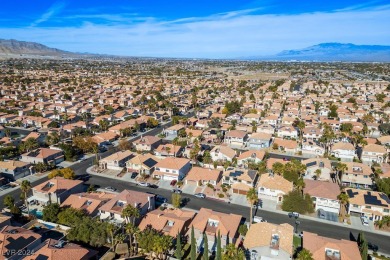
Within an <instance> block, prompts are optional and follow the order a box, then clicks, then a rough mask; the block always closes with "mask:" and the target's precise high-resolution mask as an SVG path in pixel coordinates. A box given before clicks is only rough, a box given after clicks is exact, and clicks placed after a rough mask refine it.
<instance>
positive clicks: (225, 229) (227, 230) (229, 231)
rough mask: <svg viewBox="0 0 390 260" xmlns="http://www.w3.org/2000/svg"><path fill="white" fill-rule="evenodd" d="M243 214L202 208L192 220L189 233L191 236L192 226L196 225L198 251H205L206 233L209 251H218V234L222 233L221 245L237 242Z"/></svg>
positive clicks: (195, 233)
mask: <svg viewBox="0 0 390 260" xmlns="http://www.w3.org/2000/svg"><path fill="white" fill-rule="evenodd" d="M241 218H242V216H240V215H235V214H226V213H221V212H217V211H213V210H211V209H206V208H201V209H200V211H199V212H198V214H197V215H196V216H195V218H194V219H193V220H192V222H191V224H190V226H189V229H188V230H189V231H188V232H187V235H188V236H189V237H191V228H192V227H194V235H195V239H196V247H197V249H198V251H203V238H204V234H206V236H207V241H208V249H209V252H213V251H216V246H217V236H218V233H220V235H221V247H222V248H224V247H225V246H226V245H227V244H230V243H232V244H235V243H236V240H237V239H238V237H239V234H238V227H239V226H240V222H241Z"/></svg>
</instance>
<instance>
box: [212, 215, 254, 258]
mask: <svg viewBox="0 0 390 260" xmlns="http://www.w3.org/2000/svg"><path fill="white" fill-rule="evenodd" d="M251 221H252V220H251ZM215 260H222V245H221V232H220V231H219V230H218V236H217V252H216V254H215Z"/></svg>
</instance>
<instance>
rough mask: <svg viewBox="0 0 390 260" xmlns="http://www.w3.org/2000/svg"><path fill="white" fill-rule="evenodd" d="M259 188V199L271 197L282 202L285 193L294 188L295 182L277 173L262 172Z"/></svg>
mask: <svg viewBox="0 0 390 260" xmlns="http://www.w3.org/2000/svg"><path fill="white" fill-rule="evenodd" d="M257 188H258V196H259V199H271V200H274V201H276V202H278V203H280V202H282V201H283V195H286V194H287V193H289V192H290V191H292V190H293V183H292V182H290V181H288V180H286V179H285V178H283V177H282V176H279V175H277V174H262V175H261V176H260V179H259V181H258V184H257Z"/></svg>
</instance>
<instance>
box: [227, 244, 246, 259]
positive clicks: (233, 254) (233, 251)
mask: <svg viewBox="0 0 390 260" xmlns="http://www.w3.org/2000/svg"><path fill="white" fill-rule="evenodd" d="M244 259H245V253H244V251H243V250H242V249H241V248H236V246H235V245H234V244H228V245H226V248H225V250H224V252H223V255H222V260H244Z"/></svg>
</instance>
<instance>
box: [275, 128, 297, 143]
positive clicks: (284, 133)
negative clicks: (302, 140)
mask: <svg viewBox="0 0 390 260" xmlns="http://www.w3.org/2000/svg"><path fill="white" fill-rule="evenodd" d="M277 135H278V137H280V138H283V139H295V140H297V139H298V131H297V129H295V128H294V127H293V126H283V127H281V128H279V129H278V130H277Z"/></svg>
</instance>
